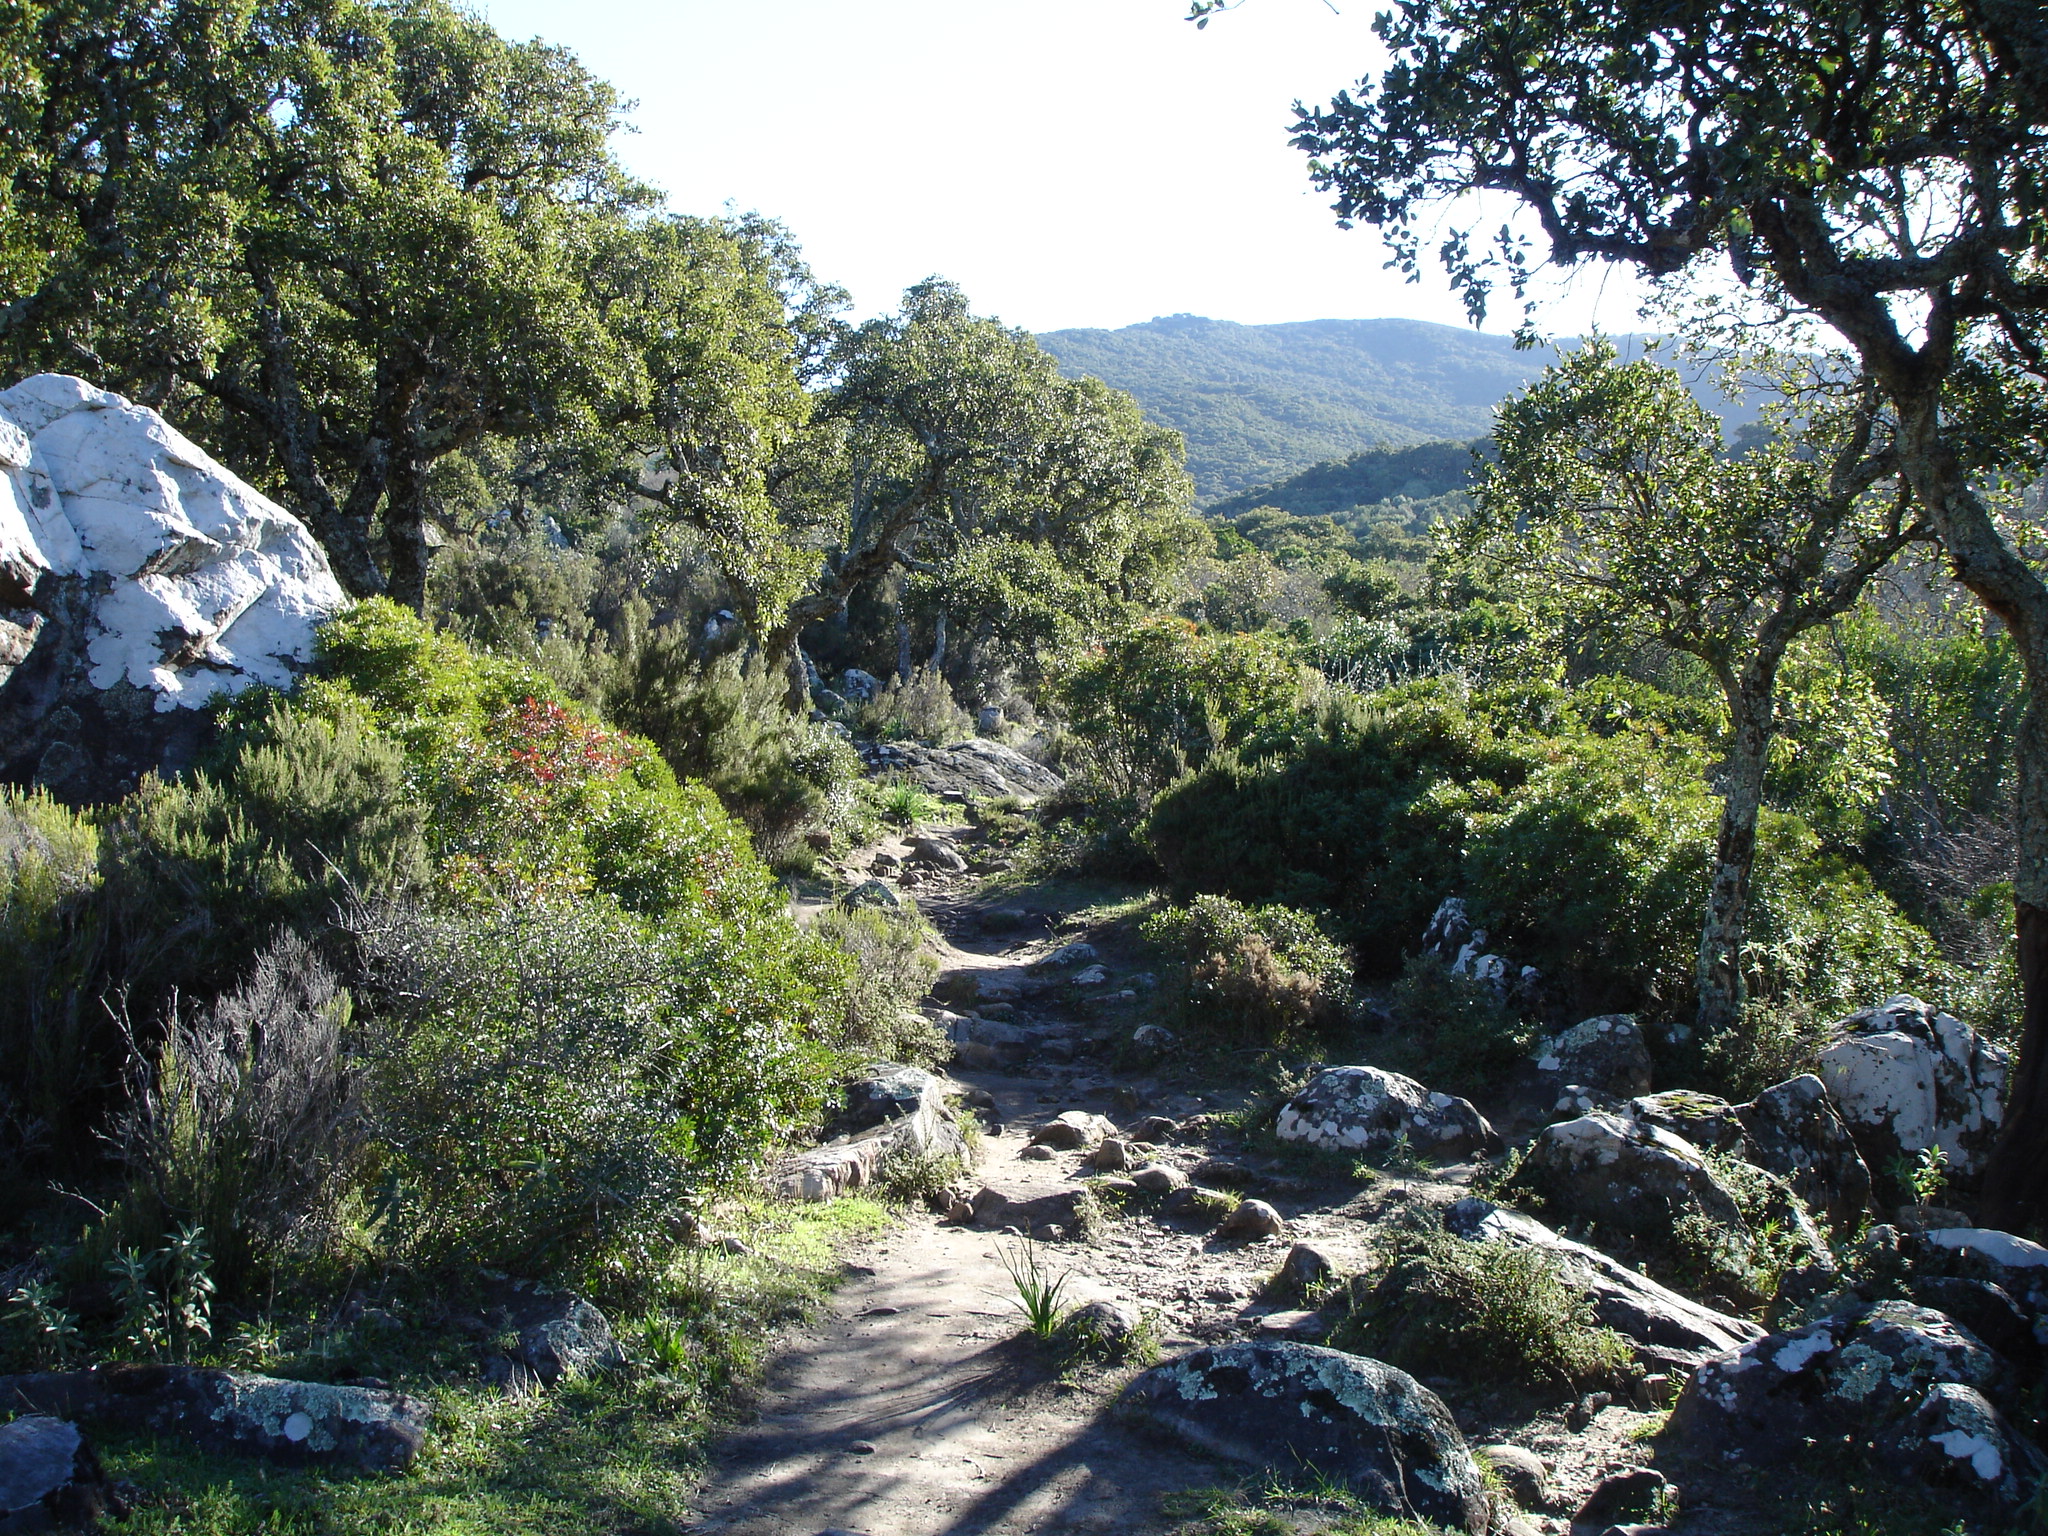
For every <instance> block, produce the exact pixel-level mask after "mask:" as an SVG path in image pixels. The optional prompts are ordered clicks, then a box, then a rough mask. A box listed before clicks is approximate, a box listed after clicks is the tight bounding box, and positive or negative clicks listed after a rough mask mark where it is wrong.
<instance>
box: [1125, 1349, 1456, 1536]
mask: <svg viewBox="0 0 2048 1536" xmlns="http://www.w3.org/2000/svg"><path fill="white" fill-rule="evenodd" d="M1121 1407H1122V1409H1123V1411H1124V1412H1125V1413H1126V1414H1127V1415H1129V1416H1130V1417H1132V1418H1134V1419H1136V1420H1137V1421H1138V1422H1140V1423H1143V1424H1146V1425H1148V1426H1150V1427H1151V1428H1153V1429H1156V1430H1159V1431H1161V1432H1164V1433H1166V1434H1170V1435H1173V1436H1175V1437H1177V1438H1179V1439H1182V1440H1185V1441H1187V1442H1188V1443H1189V1444H1192V1445H1194V1446H1196V1447H1198V1448H1199V1449H1201V1450H1204V1451H1207V1452H1209V1453H1210V1454H1211V1455H1214V1456H1221V1457H1223V1458H1225V1459H1226V1460H1230V1461H1236V1462H1240V1463H1244V1464H1247V1465H1250V1466H1253V1467H1258V1468H1263V1469H1270V1470H1273V1471H1278V1472H1283V1473H1286V1474H1289V1475H1298V1474H1299V1473H1301V1472H1304V1471H1308V1472H1312V1473H1316V1474H1320V1475H1321V1476H1323V1477H1327V1478H1329V1479H1331V1480H1332V1481H1333V1482H1336V1483H1339V1484H1342V1485H1343V1486H1344V1487H1346V1488H1348V1489H1350V1490H1351V1491H1352V1492H1353V1493H1354V1494H1356V1495H1357V1496H1358V1498H1359V1499H1360V1500H1361V1501H1362V1502H1363V1503H1365V1504H1366V1505H1367V1506H1368V1507H1370V1508H1372V1509H1375V1510H1377V1511H1379V1512H1380V1513H1382V1514H1388V1515H1397V1516H1404V1517H1406V1518H1408V1519H1413V1520H1423V1521H1427V1522H1429V1523H1431V1524H1433V1525H1438V1526H1447V1527H1449V1528H1450V1529H1452V1530H1457V1531H1466V1532H1470V1533H1471V1536H1480V1533H1481V1532H1484V1531H1485V1530H1486V1529H1487V1526H1488V1521H1489V1520H1490V1518H1491V1507H1492V1500H1491V1499H1489V1498H1488V1496H1487V1494H1486V1491H1485V1488H1484V1486H1483V1485H1482V1483H1481V1482H1480V1475H1479V1466H1478V1463H1477V1462H1476V1461H1474V1460H1473V1457H1472V1452H1471V1449H1470V1447H1468V1446H1467V1445H1466V1443H1465V1437H1464V1436H1463V1435H1462V1434H1460V1433H1459V1432H1458V1426H1457V1422H1456V1421H1455V1420H1454V1419H1453V1418H1452V1417H1451V1413H1450V1410H1449V1409H1448V1408H1446V1407H1445V1406H1444V1404H1443V1401H1442V1399H1440V1398H1439V1397H1437V1395H1436V1394H1435V1393H1434V1392H1431V1391H1430V1390H1429V1389H1428V1388H1427V1387H1425V1386H1423V1385H1422V1384H1421V1383H1419V1382H1418V1381H1416V1380H1415V1378H1414V1377H1412V1376H1410V1375H1408V1374H1407V1372H1405V1371H1399V1370H1396V1369H1395V1368H1394V1367H1392V1366H1390V1365H1385V1364H1382V1363H1381V1362H1380V1361H1377V1360H1371V1359H1367V1358H1366V1357H1364V1356H1361V1355H1350V1354H1345V1353H1343V1352H1342V1351H1340V1350H1334V1349H1323V1348H1320V1347H1318V1346H1316V1345H1313V1344H1295V1343H1288V1342H1275V1343H1250V1344H1227V1345H1223V1346H1221V1347H1219V1348H1215V1349H1198V1350H1195V1351H1194V1352H1193V1353H1191V1354H1186V1355H1182V1356H1180V1357H1179V1358H1178V1359H1175V1360H1169V1361H1166V1362H1165V1363H1164V1364H1161V1365H1157V1366H1154V1367H1153V1368H1152V1369H1151V1370H1149V1371H1147V1372H1145V1374H1144V1375H1142V1376H1140V1377H1138V1378H1137V1380H1135V1381H1133V1382H1132V1383H1131V1384H1130V1386H1129V1387H1128V1388H1126V1389H1125V1391H1124V1395H1123V1398H1122V1400H1121Z"/></svg>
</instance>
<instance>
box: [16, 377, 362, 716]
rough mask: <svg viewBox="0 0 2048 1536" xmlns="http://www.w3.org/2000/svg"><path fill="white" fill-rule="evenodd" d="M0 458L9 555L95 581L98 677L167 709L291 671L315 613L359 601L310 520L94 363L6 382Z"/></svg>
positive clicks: (279, 683) (31, 566) (46, 572)
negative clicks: (105, 380)
mask: <svg viewBox="0 0 2048 1536" xmlns="http://www.w3.org/2000/svg"><path fill="white" fill-rule="evenodd" d="M0 466H4V472H5V489H4V491H0V565H5V566H6V567H7V569H8V570H9V571H10V572H12V571H15V570H34V571H36V572H37V573H38V577H39V580H38V582H37V583H36V584H39V583H40V579H46V578H47V577H48V576H60V577H61V576H74V577H81V578H85V579H86V580H87V581H88V582H89V584H90V586H91V588H92V592H93V597H92V603H91V612H90V618H89V620H88V632H87V634H86V635H85V637H84V644H85V654H86V656H87V658H88V661H89V666H90V674H89V675H90V678H91V681H92V684H93V686H94V687H96V688H102V689H104V688H111V687H113V686H114V685H115V684H117V683H123V682H125V683H127V684H129V685H131V686H133V687H135V688H140V689H144V690H147V691H148V692H149V693H151V694H152V695H153V696H154V698H153V702H154V706H155V708H156V709H158V710H160V711H164V710H173V709H181V708H182V709H196V708H199V707H200V706H202V705H205V704H207V703H209V702H211V701H212V700H213V699H215V698H217V697H219V696H220V695H222V694H231V693H239V692H240V691H242V690H243V689H245V688H248V687H250V686H252V685H254V684H257V683H268V684H271V685H272V686H276V687H283V686H286V685H288V684H290V683H291V682H292V681H293V679H294V678H296V677H297V676H298V674H299V672H300V670H301V669H302V668H303V667H304V666H305V664H306V663H307V662H308V661H309V660H310V659H311V657H312V654H313V629H314V626H315V625H316V624H317V623H318V622H319V621H320V620H321V619H323V618H326V617H327V616H328V615H330V614H332V613H334V612H336V611H337V610H338V609H340V608H341V607H343V606H344V605H345V604H346V602H347V597H346V596H345V594H344V593H343V592H342V590H341V586H340V584H339V583H338V582H336V581H335V579H334V573H333V571H332V570H330V569H329V567H328V564H327V557H326V556H325V555H324V554H322V553H321V550H320V546H319V545H318V544H317V543H316V542H315V541H314V539H313V536H312V534H311V533H309V532H308V531H307V529H306V527H305V525H304V524H303V523H301V522H300V521H299V520H298V519H297V518H295V517H293V516H292V515H291V514H290V513H289V512H287V511H285V510H284V508H282V507H280V506H278V505H277V503H275V502H274V501H271V500H270V499H269V498H268V497H266V496H264V495H262V494H260V493H259V492H257V491H256V490H254V489H252V488H251V487H250V486H249V485H248V484H247V483H245V482H244V481H243V480H241V479H240V478H239V477H238V476H236V475H235V474H233V473H232V472H231V471H229V470H227V469H224V468H223V467H222V466H221V465H219V464H217V463H215V462H214V461H213V459H212V458H210V457H209V456H208V455H207V454H206V452H205V451H204V450H202V449H201V448H199V447H198V446H197V445H195V444H194V443H193V442H191V440H190V439H188V438H186V437H185V436H184V435H183V434H182V433H180V432H179V431H178V430H177V429H176V428H175V427H173V426H171V425H170V423H168V422H167V421H165V420H164V419H163V417H161V416H159V415H158V414H157V413H156V412H155V411H152V410H150V409H148V408H147V407H146V406H139V405H132V404H130V403H129V402H128V401H126V400H124V399H122V398H121V397H120V396H119V395H115V394H110V393H108V392H107V391H106V390H102V389H95V388H94V387H93V386H92V385H90V384H88V383H86V382H85V381H84V380H83V379H74V378H70V377H68V376H66V375H63V374H53V373H45V374H38V375H36V376H35V377H34V378H31V379H27V380H24V381H23V382H22V383H20V384H17V385H15V386H14V388H12V389H10V390H7V391H5V392H4V393H0ZM28 597H29V594H28V593H23V594H22V600H23V602H24V603H25V602H26V600H27V598H28Z"/></svg>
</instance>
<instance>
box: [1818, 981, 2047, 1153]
mask: <svg viewBox="0 0 2048 1536" xmlns="http://www.w3.org/2000/svg"><path fill="white" fill-rule="evenodd" d="M1834 1032H1835V1033H1836V1034H1837V1035H1839V1036H1840V1037H1841V1038H1840V1039H1838V1040H1836V1042H1835V1043H1834V1044H1833V1045H1830V1046H1829V1047H1828V1048H1827V1049H1826V1050H1824V1051H1822V1052H1821V1053H1820V1057H1819V1060H1818V1062H1817V1070H1818V1072H1819V1074H1820V1078H1821V1081H1822V1082H1824V1083H1825V1084H1826V1085H1827V1090H1828V1095H1829V1097H1830V1098H1832V1099H1833V1100H1834V1101H1835V1104H1836V1106H1837V1107H1838V1108H1839V1109H1840V1110H1841V1114H1842V1119H1843V1120H1844V1121H1846V1122H1847V1123H1848V1127H1849V1133H1850V1135H1852V1136H1853V1137H1854V1138H1855V1140H1856V1146H1857V1149H1858V1150H1859V1151H1860V1152H1861V1153H1862V1155H1863V1161H1864V1163H1865V1164H1866V1165H1868V1166H1869V1167H1871V1168H1876V1169H1878V1170H1880V1171H1882V1170H1886V1169H1889V1168H1890V1167H1891V1166H1892V1164H1893V1163H1894V1162H1895V1161H1896V1160H1897V1159H1899V1158H1901V1157H1906V1158H1911V1157H1914V1156H1916V1155H1918V1154H1919V1153H1921V1152H1924V1151H1926V1150H1927V1149H1928V1148H1929V1147H1939V1148H1941V1150H1942V1152H1943V1153H1944V1154H1945V1155H1946V1157H1947V1159H1948V1168H1949V1171H1950V1172H1951V1173H1952V1174H1953V1175H1955V1176H1956V1177H1958V1178H1960V1179H1962V1180H1964V1181H1966V1182H1967V1181H1969V1180H1972V1179H1974V1178H1975V1177H1976V1176H1977V1175H1978V1174H1980V1173H1981V1172H1983V1169H1984V1163H1985V1160H1986V1159H1987V1158H1988V1157H1989V1156H1990V1154H1991V1144H1992V1142H1993V1141H1994V1140H1995V1139H1996V1138H1997V1135H1998V1126H1999V1121H2000V1119H2001V1117H2002V1116H2003V1113H2004V1104H2005V1079H2006V1069H2007V1065H2008V1063H2007V1060H2006V1053H2005V1052H2004V1051H2003V1050H2001V1049H1999V1047H1997V1046H1995V1045H1992V1044H1990V1043H1989V1042H1988V1041H1986V1040H1984V1039H1982V1038H1980V1037H1979V1035H1978V1034H1977V1032H1976V1031H1975V1030H1973V1029H1971V1028H1970V1026H1969V1025H1967V1024H1965V1023H1963V1022H1962V1021H1961V1020H1960V1019H1956V1018H1953V1017H1951V1016H1950V1015H1948V1014H1946V1013H1943V1012H1941V1010H1939V1009H1938V1008H1935V1007H1933V1006H1932V1005H1931V1004H1928V1003H1923V1002H1921V1001H1920V1000H1919V999H1918V998H1917V997H1894V998H1890V999H1887V1000H1886V1001H1885V1002H1883V1003H1880V1004H1879V1005H1878V1006H1877V1007H1875V1008H1866V1009H1865V1010H1864V1011H1863V1012H1861V1013H1857V1014H1852V1015H1850V1016H1849V1017H1848V1018H1846V1019H1844V1020H1842V1021H1841V1022H1840V1023H1839V1024H1837V1025H1836V1026H1835V1029H1834Z"/></svg>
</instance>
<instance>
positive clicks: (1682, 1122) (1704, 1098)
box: [1619, 1088, 1749, 1157]
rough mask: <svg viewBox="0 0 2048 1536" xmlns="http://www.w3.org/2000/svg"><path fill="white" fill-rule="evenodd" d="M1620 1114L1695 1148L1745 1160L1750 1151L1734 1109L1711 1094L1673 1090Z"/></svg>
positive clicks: (1642, 1098) (1644, 1098)
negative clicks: (1667, 1132) (1725, 1153)
mask: <svg viewBox="0 0 2048 1536" xmlns="http://www.w3.org/2000/svg"><path fill="white" fill-rule="evenodd" d="M1619 1113H1621V1114H1623V1115H1626V1116H1627V1117H1628V1118H1629V1119H1631V1120H1633V1121H1635V1122H1636V1123H1637V1124H1638V1125H1653V1126H1655V1127H1656V1128H1657V1129H1658V1130H1660V1131H1669V1132H1671V1134H1672V1135H1674V1136H1680V1137H1683V1138H1684V1139H1685V1140H1687V1141H1689V1142H1691V1143H1692V1144H1693V1145H1694V1146H1696V1147H1700V1148H1703V1149H1704V1148H1709V1147H1710V1148H1712V1149H1713V1150H1714V1151H1716V1152H1727V1153H1730V1154H1731V1155H1733V1156H1736V1157H1746V1156H1747V1155H1748V1152H1749V1147H1748V1136H1747V1133H1746V1132H1745V1131H1744V1130H1743V1128H1742V1121H1741V1120H1740V1119H1739V1118H1738V1117H1737V1114H1736V1109H1735V1106H1734V1105H1733V1104H1731V1103H1729V1102H1728V1101H1727V1100H1726V1099H1723V1098H1719V1097H1717V1096H1715V1095H1714V1094H1711V1093H1696V1092H1694V1091H1693V1090H1692V1089H1690V1088H1670V1089H1666V1090H1665V1091H1664V1092H1663V1093H1647V1094H1641V1095H1638V1096H1637V1097H1636V1098H1633V1099H1630V1100H1628V1101H1627V1102H1626V1103H1625V1104H1624V1105H1622V1106H1621V1108H1620V1110H1619Z"/></svg>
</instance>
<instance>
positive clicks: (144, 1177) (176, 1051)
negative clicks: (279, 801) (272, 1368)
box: [108, 932, 364, 1295]
mask: <svg viewBox="0 0 2048 1536" xmlns="http://www.w3.org/2000/svg"><path fill="white" fill-rule="evenodd" d="M349 1016H350V999H349V995H348V993H347V992H346V991H344V990H343V989H342V987H341V985H340V983H339V982H338V981H337V980H336V979H335V976H334V973H333V972H332V971H331V970H329V969H328V967H327V966H326V964H325V963H324V962H323V961H322V960H321V958H320V956H319V955H318V954H317V953H316V952H315V951H314V950H313V948H312V947H311V946H310V945H309V944H308V943H307V942H306V941H305V940H304V939H302V938H300V937H299V936H298V935H296V934H293V933H290V932H283V933H280V934H279V935H278V936H277V937H276V938H275V939H273V940H272V942H271V943H270V945H269V946H268V947H267V948H266V949H265V950H264V951H263V953H262V954H261V955H260V956H258V958H257V961H256V964H255V966H254V967H253V969H252V970H251V972H250V974H249V975H248V977H247V978H246V979H245V980H244V981H243V982H242V984H241V985H240V986H238V987H236V988H235V989H234V990H233V991H231V992H229V993H227V994H226V995H224V996H223V997H221V998H219V999H218V1000H217V1001H215V1002H213V1003H212V1004H210V1005H207V1006H205V1007H202V1008H198V1009H193V1010H189V1011H187V1010H180V1009H174V1010H173V1012H172V1016H171V1020H170V1024H169V1027H168V1029H167V1030H166V1032H165V1037H164V1041H163V1044H162V1046H161V1047H160V1049H159V1050H158V1051H157V1053H156V1055H155V1059H154V1060H153V1061H151V1060H148V1059H146V1058H138V1060H137V1061H136V1062H135V1063H134V1068H133V1080H134V1088H133V1092H132V1094H131V1097H130V1100H129V1105H128V1109H127V1111H126V1113H125V1114H124V1115H123V1116H122V1118H121V1122H120V1126H119V1131H118V1140H119V1144H120V1149H121V1154H122V1160H123V1162H124V1163H125V1165H126V1167H127V1170H128V1175H129V1181H130V1182H129V1186H128V1189H127V1192H126V1193H125V1194H124V1196H123V1197H122V1200H121V1202H120V1204H119V1205H118V1206H117V1207H116V1210H115V1214H114V1216H113V1217H112V1218H110V1221H109V1223H108V1226H109V1227H110V1228H111V1229H113V1230H112V1232H111V1233H110V1236H112V1237H113V1238H114V1239H116V1240H118V1241H119V1242H122V1243H125V1244H128V1245H131V1246H132V1245H140V1246H143V1247H147V1248H155V1247H157V1246H159V1245H160V1244H161V1243H163V1242H164V1241H166V1240H167V1239H168V1238H169V1237H170V1236H171V1234H172V1233H173V1232H174V1231H175V1230H177V1229H180V1228H186V1227H190V1228H192V1229H195V1230H201V1231H204V1232H205V1233H206V1234H207V1235H208V1237H209V1239H210V1240H211V1242H212V1244H213V1256H214V1265H215V1271H214V1273H215V1279H216V1280H217V1281H218V1283H219V1284H220V1286H221V1288H222V1290H223V1291H225V1292H227V1293H228V1294H230V1295H243V1294H247V1293H248V1292H250V1291H251V1290H253V1289H254V1288H255V1287H256V1285H257V1283H258V1282H260V1281H261V1280H262V1279H263V1278H265V1276H266V1275H268V1274H274V1273H275V1271H276V1269H277V1268H278V1267H279V1266H281V1265H285V1264H288V1263H290V1262H291V1261H292V1260H294V1259H306V1258H313V1257H317V1256H321V1255H324V1254H325V1253H327V1252H329V1251H330V1250H331V1249H332V1246H333V1242H334V1238H335V1236H336V1234H337V1232H338V1230H339V1228H340V1225H341V1219H342V1212H343V1207H344V1203H345V1201H346V1200H347V1198H348V1196H349V1195H350V1193H351V1192H352V1190H353V1188H354V1181H355V1178H356V1176H357V1175H358V1174H359V1173H360V1171H361V1159H362V1154H363V1150H364V1143H363V1136H362V1125H361V1122H360V1119H359V1118H358V1115H357V1112H356V1111H357V1106H356V1103H355V1093H354V1083H353V1072H352V1070H351V1068H350V1065H349V1061H348V1058H347V1054H346V1052H345V1048H344V1037H345V1033H346V1031H347V1028H348V1022H349Z"/></svg>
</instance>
